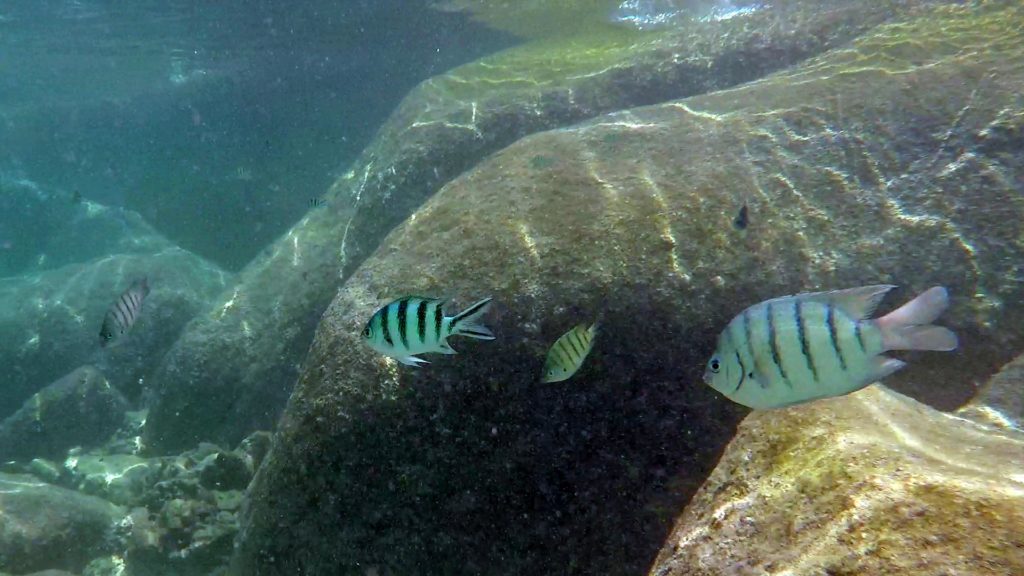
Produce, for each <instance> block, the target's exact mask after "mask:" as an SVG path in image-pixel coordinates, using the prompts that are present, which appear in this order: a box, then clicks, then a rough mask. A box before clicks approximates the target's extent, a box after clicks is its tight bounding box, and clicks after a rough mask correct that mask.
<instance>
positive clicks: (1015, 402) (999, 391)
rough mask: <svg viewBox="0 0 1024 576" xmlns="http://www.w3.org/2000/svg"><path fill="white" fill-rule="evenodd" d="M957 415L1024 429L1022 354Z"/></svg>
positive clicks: (991, 423) (993, 378)
mask: <svg viewBox="0 0 1024 576" xmlns="http://www.w3.org/2000/svg"><path fill="white" fill-rule="evenodd" d="M957 414H959V415H960V416H963V417H964V418H970V419H972V420H974V421H976V422H980V423H982V424H988V425H990V426H996V427H999V428H1016V429H1018V430H1024V355H1021V356H1018V357H1017V358H1015V359H1014V360H1013V361H1011V362H1009V363H1007V364H1006V366H1003V368H1002V370H1000V371H999V372H998V373H997V374H996V375H995V376H993V377H992V378H990V379H989V381H988V382H987V383H985V385H984V386H982V387H981V389H980V390H979V391H978V394H977V395H976V396H975V397H974V399H972V400H971V402H970V403H968V404H967V405H966V406H964V407H963V408H961V409H960V410H957Z"/></svg>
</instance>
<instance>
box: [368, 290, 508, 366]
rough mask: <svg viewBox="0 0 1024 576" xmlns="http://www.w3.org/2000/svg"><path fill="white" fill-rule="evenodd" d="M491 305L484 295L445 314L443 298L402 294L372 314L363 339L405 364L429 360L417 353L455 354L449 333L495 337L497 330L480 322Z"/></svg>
mask: <svg viewBox="0 0 1024 576" xmlns="http://www.w3.org/2000/svg"><path fill="white" fill-rule="evenodd" d="M490 305H491V299H490V298H484V299H483V300H481V301H479V302H477V303H476V304H473V305H472V306H470V307H469V308H466V309H465V310H463V311H462V312H460V313H458V314H456V315H455V316H445V315H444V311H443V310H442V307H443V306H444V301H443V300H439V299H436V298H422V297H418V296H407V297H405V298H399V299H398V300H395V301H394V302H391V303H390V304H388V305H387V306H384V307H383V308H381V309H380V310H377V311H376V312H375V313H374V314H373V316H372V317H371V318H370V321H369V322H367V323H366V328H364V329H363V339H364V340H366V343H367V344H369V345H370V347H371V348H373V349H374V350H376V351H377V352H380V353H381V354H384V355H385V356H390V357H391V358H394V359H396V360H398V361H399V362H401V363H402V364H407V365H409V366H417V365H419V364H421V363H426V362H427V361H426V360H423V359H422V358H417V357H416V355H417V354H424V353H428V352H440V353H441V354H455V350H453V349H452V347H451V346H449V345H448V337H449V336H468V337H470V338H477V339H479V340H493V339H494V334H492V333H491V331H490V330H488V329H487V328H486V327H485V326H483V325H482V324H479V323H478V321H479V320H480V317H481V316H483V315H484V314H485V313H486V312H487V309H488V308H489V307H490Z"/></svg>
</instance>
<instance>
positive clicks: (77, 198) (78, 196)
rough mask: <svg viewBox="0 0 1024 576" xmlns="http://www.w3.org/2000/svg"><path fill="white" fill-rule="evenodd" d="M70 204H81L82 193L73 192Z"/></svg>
mask: <svg viewBox="0 0 1024 576" xmlns="http://www.w3.org/2000/svg"><path fill="white" fill-rule="evenodd" d="M71 203H72V204H81V203H82V193H81V192H79V191H78V190H75V192H74V194H72V195H71Z"/></svg>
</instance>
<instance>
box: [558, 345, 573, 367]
mask: <svg viewBox="0 0 1024 576" xmlns="http://www.w3.org/2000/svg"><path fill="white" fill-rule="evenodd" d="M567 340H569V339H568V338H559V339H558V345H559V346H560V347H561V349H562V352H563V356H565V359H566V361H567V362H566V368H568V367H569V366H571V365H573V364H575V363H576V353H575V350H576V349H575V348H571V346H572V343H570V342H567Z"/></svg>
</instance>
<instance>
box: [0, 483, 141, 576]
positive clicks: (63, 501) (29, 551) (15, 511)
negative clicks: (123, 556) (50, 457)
mask: <svg viewBox="0 0 1024 576" xmlns="http://www.w3.org/2000/svg"><path fill="white" fill-rule="evenodd" d="M0 510H2V511H3V513H2V514H0V566H2V567H3V569H4V570H9V571H11V572H13V573H15V574H23V573H26V572H32V571H34V570H44V569H63V570H71V571H73V572H78V571H80V570H81V569H82V568H83V567H84V566H85V564H86V562H88V561H89V560H90V559H92V558H93V557H94V556H99V555H100V554H103V553H104V552H106V551H109V547H110V545H111V539H110V535H111V533H112V530H113V528H114V526H115V524H116V523H117V522H118V521H119V520H121V518H122V517H123V516H124V512H123V510H122V509H121V508H120V507H119V506H115V505H114V504H111V503H109V502H107V501H105V500H101V499H99V498H96V497H93V496H86V495H84V494H79V493H78V492H74V491H72V490H65V489H64V488H58V487H56V486H51V485H49V484H46V483H44V482H40V481H38V480H36V479H35V478H33V477H32V476H27V475H19V474H4V473H0Z"/></svg>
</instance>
